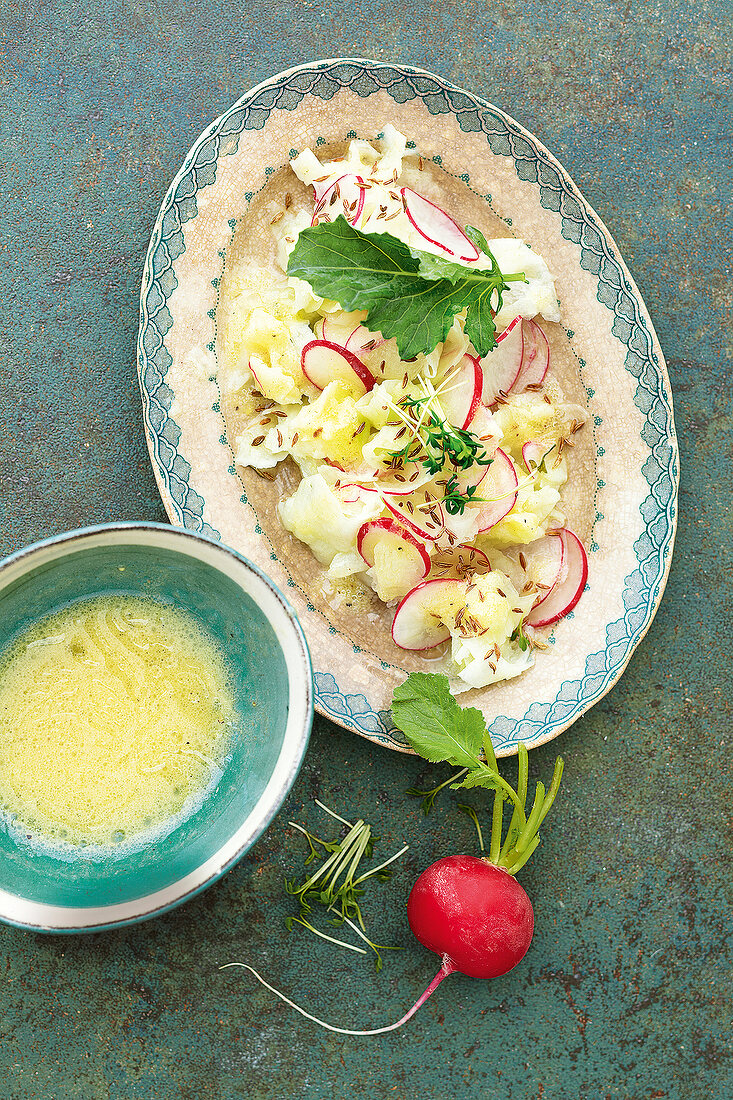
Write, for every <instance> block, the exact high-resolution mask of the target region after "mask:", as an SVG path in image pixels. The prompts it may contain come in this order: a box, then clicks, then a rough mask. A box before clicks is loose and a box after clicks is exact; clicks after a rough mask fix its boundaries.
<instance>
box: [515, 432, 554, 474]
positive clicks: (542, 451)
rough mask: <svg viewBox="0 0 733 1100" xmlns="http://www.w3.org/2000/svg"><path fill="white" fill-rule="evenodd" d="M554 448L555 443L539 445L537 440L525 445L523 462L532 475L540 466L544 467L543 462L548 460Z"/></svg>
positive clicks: (529, 441)
mask: <svg viewBox="0 0 733 1100" xmlns="http://www.w3.org/2000/svg"><path fill="white" fill-rule="evenodd" d="M554 448H555V444H554V443H538V442H537V441H536V440H531V439H530V440H528V441H527V442H526V443H525V444H524V446H523V447H522V461H523V462H524V465H525V466H526V467H527V470H528V471H529V473H530V474H531V473H532V471H533V470H536V469H537V467H538V466H541V465H542V460H543V459H544V458H546V457H547V455H548V454H549V453H550V451H552V450H554Z"/></svg>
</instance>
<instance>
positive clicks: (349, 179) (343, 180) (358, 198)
mask: <svg viewBox="0 0 733 1100" xmlns="http://www.w3.org/2000/svg"><path fill="white" fill-rule="evenodd" d="M363 183H364V180H363V179H362V178H361V176H355V175H353V174H352V173H349V174H347V175H345V176H339V178H338V179H337V180H335V181H334V182H333V183H332V184H331V186H330V187H328V188H327V189H326V190H325V191H324V192H323V194H322V195H321V197H320V199H319V198H318V193H317V192H316V205H315V209H314V211H313V219H312V221H311V225H316V224H317V223H318V222H319V221H325V222H328V221H331V219H332V218H337V217H338V216H339V214H343V216H344V217H345V218H346V220H347V222H349V224H350V225H356V223H357V222H358V220H359V218H360V217H361V212H362V210H363V209H364V187H363V186H362V187H360V186H359V184H363ZM315 186H316V185H315V184H314V185H313V187H314V190H315Z"/></svg>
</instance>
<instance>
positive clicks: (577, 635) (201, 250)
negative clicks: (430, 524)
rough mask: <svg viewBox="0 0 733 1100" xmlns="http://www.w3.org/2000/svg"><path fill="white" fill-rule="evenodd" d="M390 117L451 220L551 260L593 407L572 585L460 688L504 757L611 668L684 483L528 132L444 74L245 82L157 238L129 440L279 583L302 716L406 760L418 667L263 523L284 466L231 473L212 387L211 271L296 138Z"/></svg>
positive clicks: (605, 290)
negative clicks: (308, 670) (405, 694)
mask: <svg viewBox="0 0 733 1100" xmlns="http://www.w3.org/2000/svg"><path fill="white" fill-rule="evenodd" d="M388 121H390V122H392V123H393V124H394V125H395V126H396V127H397V128H398V129H399V130H401V131H402V132H403V133H404V134H405V135H406V136H407V138H408V140H409V141H410V142H412V143H413V144H414V146H416V147H417V149H418V150H419V152H420V153H421V155H422V156H423V158H424V160H425V164H426V166H427V167H428V169H429V171H430V172H431V173H432V174H433V176H434V177H436V178H439V179H440V180H441V185H442V186H443V188H444V190H445V191H446V194H447V198H446V203H447V205H448V208H449V209H451V210H452V212H453V213H454V214H456V215H457V217H458V219H459V220H460V219H461V218H463V220H464V221H470V222H472V224H475V225H479V226H481V227H482V228H484V229H485V230H487V229H488V232H487V235H488V236H491V235H494V236H501V235H505V236H510V235H515V236H517V237H521V238H523V239H524V240H526V241H527V242H528V243H529V244H531V245H532V247H533V248H535V249H536V250H537V251H538V252H540V253H541V254H542V255H544V256H545V257H546V259H547V260H548V262H549V263H550V267H551V269H552V271H553V274H554V276H555V283H556V287H557V291H558V297H559V299H560V305H561V314H562V316H561V322H560V324H556V325H547V326H545V325H543V327H545V328H546V330H547V332H548V336H549V339H550V344H551V350H552V363H553V367H552V369H553V371H554V372H555V374H556V376H557V377H559V379H560V381H561V383H562V385H563V388H564V389H565V391H566V392H567V394H568V397H569V398H570V399H571V400H575V401H578V402H579V403H581V404H583V405H584V406H585V407H586V408H587V409H588V412H589V422H588V425H587V426H586V428H585V429H584V431H583V432H582V433H581V435H580V436H578V437H577V438H578V440H579V443H578V445H577V446H576V451H575V453H574V456H573V458H574V461H573V463H572V467H571V478H570V481H569V483H568V485H567V487H566V489H565V491H564V497H563V499H564V510H565V511H566V513H567V517H568V525H569V526H570V527H572V528H573V529H574V530H576V531H577V532H578V534H579V535H580V536H581V538H582V539H583V541H584V543H585V545H586V547H587V549H588V550H589V555H588V556H589V573H588V583H587V587H586V591H585V593H584V595H583V597H582V599H581V600H580V603H579V604H578V605H577V607H576V608H575V611H574V612H572V613H571V614H570V615H568V616H567V617H566V618H565V619H564V620H562V621H561V622H560V623H559V624H557V626H556V627H555V628H554V630H553V632H552V634H551V637H550V646H549V648H548V649H547V650H545V651H543V652H538V654H537V660H536V664H535V667H534V668H533V669H532V670H531V671H529V672H527V673H525V674H524V675H522V676H520V677H518V678H517V679H515V680H512V681H509V682H507V683H502V684H496V685H494V686H492V687H489V688H485V689H483V690H478V691H470V692H466V693H465V694H464V695H462V696H461V702H463V703H464V704H471V705H474V706H478V707H479V708H480V709H481V710H482V711H483V713H484V714H485V716H486V718H487V721H488V723H489V729H490V731H491V736H492V739H493V742H494V744H495V746H496V750H497V754H498V755H501V756H506V755H510V754H512V753H514V752H516V748H517V744H518V743H519V742H520V741H524V742H525V744H527V745H528V746H530V747H531V746H533V745H538V744H541V743H542V742H544V741H547V740H549V739H550V738H551V737H554V736H556V735H557V734H558V733H560V732H561V731H562V730H563V729H565V728H567V726H569V725H570V724H571V723H572V722H573V721H575V720H576V719H577V718H578V717H580V715H581V714H583V713H584V712H585V711H586V710H588V708H589V707H591V706H592V705H593V704H594V703H595V702H597V701H598V699H600V698H601V697H602V696H603V695H604V694H605V693H606V692H607V691H608V690H609V688H610V687H611V686H612V685H613V684H614V683H615V681H616V680H617V679H618V677H619V676H620V675H621V673H622V672H623V669H624V668H625V666H626V664H627V663H628V661H629V658H630V657H631V654H632V652H633V651H634V649H635V647H636V646H637V645H638V643H639V641H640V640H641V638H642V637H643V636H644V634H645V633H646V631H647V629H648V628H649V624H650V623H651V620H652V618H653V616H654V613H655V611H656V608H657V606H658V603H659V600H660V597H661V595H662V591H663V589H664V584H665V581H666V577H667V572H668V570H669V564H670V559H671V552H672V545H673V542H674V532H675V523H676V496H677V484H678V476H679V466H678V452H677V442H676V438H675V432H674V422H673V414H672V396H671V392H670V387H669V380H668V377H667V373H666V369H665V366H664V360H663V357H662V352H661V349H660V347H659V344H658V341H657V338H656V335H655V333H654V330H653V328H652V325H651V321H650V319H649V316H648V313H647V310H646V308H645V306H644V303H643V302H642V300H641V298H640V296H639V293H638V290H637V289H636V286H635V285H634V282H633V280H632V279H631V276H630V274H629V272H628V270H627V269H626V267H625V265H624V263H623V260H622V259H621V256H620V255H619V252H618V249H617V247H616V245H615V244H614V242H613V240H612V239H611V237H610V236H609V234H608V231H607V230H606V228H605V227H604V225H603V224H602V222H601V221H600V219H599V218H598V216H597V215H596V214H595V213H594V211H593V210H592V209H591V208H590V207H589V205H588V204H587V202H586V201H585V200H584V199H583V197H582V195H581V194H580V193H579V191H578V189H577V188H576V187H575V185H574V184H573V183H572V181H571V180H570V179H569V178H568V176H567V174H566V173H565V172H564V171H563V169H562V168H561V166H560V165H559V164H558V163H557V161H556V160H554V158H553V157H552V156H551V154H550V153H548V152H547V150H546V149H545V148H544V147H543V146H542V145H541V144H540V143H539V142H538V141H537V140H536V139H535V138H533V137H532V135H531V134H529V133H528V132H527V131H526V130H524V129H523V128H522V127H521V126H519V125H518V124H517V123H516V122H514V121H513V120H512V119H510V118H509V117H508V116H507V115H505V114H504V113H503V112H502V111H500V110H499V109H497V108H496V107H493V106H491V105H490V104H489V103H486V102H485V101H483V100H481V99H479V98H477V97H475V96H472V95H470V94H469V93H468V92H465V91H462V90H460V89H459V88H456V87H455V86H454V85H452V84H449V83H448V82H446V81H444V80H442V79H441V78H440V77H437V76H434V75H431V74H430V73H426V72H424V71H422V70H418V69H412V68H408V67H406V66H404V67H403V66H397V65H390V64H382V63H380V62H376V61H365V60H358V59H337V60H332V61H321V62H315V63H312V64H308V65H302V66H299V67H297V68H294V69H290V70H288V71H287V72H285V73H281V74H279V75H278V76H275V77H273V78H272V79H270V80H267V81H265V82H264V83H263V84H260V85H258V86H257V87H256V88H254V89H252V90H251V91H249V92H247V93H246V95H244V96H242V98H241V99H240V100H238V102H237V103H235V104H234V106H233V107H232V108H231V109H230V110H229V111H227V112H226V113H225V114H224V115H222V116H221V118H219V119H217V120H216V122H214V123H212V124H211V126H210V127H209V128H208V129H207V130H206V131H205V132H204V133H203V134H202V135H201V137H200V138H199V140H198V141H197V142H196V144H195V145H194V147H193V149H192V150H191V152H190V153H189V155H188V156H187V157H186V160H185V162H184V164H183V166H182V167H181V169H180V171H179V173H178V175H177V176H176V178H175V179H174V181H173V183H172V185H171V187H170V189H169V191H168V194H167V195H166V197H165V200H164V202H163V205H162V207H161V210H160V213H159V215H158V219H157V222H156V225H155V229H154V231H153V235H152V239H151V242H150V249H149V251H148V256H147V262H146V266H145V272H144V276H143V284H142V294H141V319H140V337H139V343H138V369H139V374H140V386H141V390H142V398H143V413H144V421H145V431H146V435H147V440H148V445H149V448H150V455H151V459H152V463H153V468H154V470H155V475H156V477H157V480H158V484H159V487H160V492H161V495H162V498H163V501H164V504H165V507H166V509H167V511H168V515H169V516H170V519H171V521H172V522H173V523H175V524H179V525H181V526H183V527H186V528H188V529H190V530H192V531H199V532H203V533H204V534H207V535H210V536H213V537H215V538H218V539H221V540H223V541H224V542H225V543H227V544H228V545H230V546H232V547H234V548H235V549H237V550H239V551H240V552H241V553H243V554H245V555H246V556H247V557H248V558H249V559H250V560H251V561H253V562H254V563H255V564H256V565H258V566H260V568H262V569H263V570H264V571H265V572H267V573H268V574H269V575H270V576H271V577H272V578H273V579H274V581H275V582H276V583H277V584H278V585H279V586H280V588H281V589H282V590H283V592H285V593H286V595H287V596H288V598H289V600H290V602H291V603H292V605H293V607H294V608H295V610H296V612H297V614H298V616H299V618H300V620H301V623H302V625H303V628H304V630H305V633H306V637H307V639H308V643H309V645H310V648H311V654H312V659H313V669H314V679H315V698H316V708H317V709H318V710H320V711H321V713H323V714H325V715H326V716H327V717H329V718H331V719H332V720H333V721H335V722H338V723H339V724H340V725H342V726H345V727H347V728H349V729H352V730H353V731H354V732H356V733H358V734H360V735H362V736H364V737H367V738H369V739H370V740H372V741H375V742H377V743H379V744H382V745H385V746H387V747H389V748H394V749H398V750H402V751H409V749H408V748H407V745H406V743H405V741H404V738H403V737H402V735H401V733H400V732H399V731H397V730H395V729H394V728H393V727H392V725H391V722H390V718H389V710H388V708H389V701H390V699H391V695H392V690H393V687H394V685H395V684H396V683H398V682H399V681H400V680H402V679H403V678H404V675H405V672H406V671H409V670H410V669H414V668H418V667H422V668H426V669H428V670H430V668H431V665H430V663H429V662H426V661H425V660H424V659H423V658H420V657H418V656H414V655H409V654H405V653H404V652H403V651H401V650H399V649H397V647H396V646H394V644H393V643H392V642H391V639H390V637H389V630H388V625H389V621H390V620H391V615H389V613H385V615H384V616H382V617H381V618H378V621H375V622H372V621H370V619H369V618H368V617H367V616H365V615H364V614H361V613H360V612H359V610H358V609H353V608H351V609H349V608H342V609H341V611H339V612H334V611H333V609H332V608H330V607H329V606H328V604H327V603H325V602H324V600H323V599H322V598H320V597H319V595H318V593H319V591H320V587H319V584H318V579H319V570H320V567H319V566H318V564H317V562H316V561H315V559H314V558H313V557H312V555H311V553H310V551H309V550H308V549H307V548H306V547H305V546H303V545H302V544H300V543H298V542H297V541H296V540H294V539H293V538H292V537H291V536H290V535H288V534H287V532H285V531H284V530H282V528H281V527H280V525H279V523H278V522H277V517H276V514H275V505H276V503H277V500H278V498H279V495H280V494H281V493H282V492H284V491H287V489H288V487H292V480H288V479H292V474H291V473H289V472H288V471H287V470H284V471H282V472H281V473H279V474H278V480H277V481H275V482H273V483H268V482H267V481H263V480H262V479H260V478H258V477H256V476H255V475H254V474H252V472H251V471H242V470H239V469H238V468H235V465H234V459H233V451H232V447H231V441H230V440H229V439H228V438H227V431H226V424H225V422H224V418H223V415H222V410H221V406H220V395H219V390H218V387H217V383H216V370H217V361H216V351H217V344H216V316H217V304H218V301H219V296H220V293H221V290H222V285H224V286H225V285H226V270H227V264H231V263H232V257H233V256H235V255H236V254H237V253H240V254H246V253H247V248H248V247H249V246H251V245H252V242H253V241H257V240H259V239H261V240H263V241H264V240H265V238H266V236H267V220H268V216H267V215H268V202H269V200H270V198H271V197H272V196H273V194H276V195H277V197H278V198H279V197H281V196H282V193H283V192H284V191H285V190H291V191H293V192H294V193H295V190H296V188H297V186H299V185H298V184H297V181H296V180H295V177H294V176H293V174H292V173H291V172H290V170H289V168H288V164H289V161H290V159H291V158H292V157H293V156H295V155H296V153H298V152H299V151H300V150H302V149H303V148H304V147H306V146H311V147H314V148H316V150H317V148H318V146H331V145H337V144H339V143H344V142H345V141H346V140H347V139H349V138H351V137H355V136H358V137H361V138H367V139H375V138H378V136H379V134H380V132H381V129H382V127H383V126H384V124H385V123H386V122H388ZM264 247H266V246H265V245H263V248H264ZM255 253H256V249H255Z"/></svg>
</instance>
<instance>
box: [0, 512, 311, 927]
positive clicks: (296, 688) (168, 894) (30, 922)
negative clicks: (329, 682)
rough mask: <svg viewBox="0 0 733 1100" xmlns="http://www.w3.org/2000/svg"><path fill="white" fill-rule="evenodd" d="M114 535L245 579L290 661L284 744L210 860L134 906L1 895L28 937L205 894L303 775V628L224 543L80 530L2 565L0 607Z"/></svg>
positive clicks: (117, 529)
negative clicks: (42, 572) (32, 576)
mask: <svg viewBox="0 0 733 1100" xmlns="http://www.w3.org/2000/svg"><path fill="white" fill-rule="evenodd" d="M114 534H116V535H118V536H119V537H120V539H121V542H122V544H126V545H140V544H143V545H145V544H147V545H150V544H151V543H152V544H153V545H155V546H156V547H158V548H160V549H172V550H174V551H176V552H181V553H183V554H185V555H188V556H193V557H196V558H197V559H198V560H199V561H203V562H205V563H206V564H209V565H212V566H213V567H214V568H220V567H219V565H218V564H217V563H218V562H219V561H221V562H222V564H224V563H225V562H227V561H228V562H229V564H230V566H232V563H234V565H233V570H232V572H233V573H236V574H237V576H232V573H230V574H229V575H230V576H231V577H232V579H233V580H235V582H236V583H240V579H241V580H244V581H245V582H249V584H250V587H245V584H242V585H241V587H242V588H243V590H244V591H245V592H247V593H248V594H249V595H250V596H253V598H256V599H257V603H258V605H259V606H260V607H261V608H262V610H263V612H264V614H265V615H266V617H267V619H268V621H269V622H270V625H271V626H272V627H273V629H274V631H275V635H276V638H277V641H278V644H279V645H280V647H281V649H282V651H283V656H284V658H285V662H286V667H287V673H288V684H289V688H290V691H289V704H288V714H287V721H286V726H285V734H284V737H283V744H282V747H281V750H280V753H279V755H278V758H277V761H276V762H275V765H274V767H273V769H272V774H271V775H270V778H269V780H268V782H267V784H266V786H265V789H264V790H263V791H262V793H261V795H260V797H259V798H258V800H257V802H256V803H255V805H254V807H253V809H252V810H251V812H250V813H249V814H248V815H247V817H246V818H245V820H244V821H243V822H242V823H241V824H240V825H239V827H238V828H237V829H236V830H235V832H234V833H233V834H232V836H231V837H229V838H228V840H226V841H225V842H224V843H223V844H222V845H220V847H219V848H218V849H217V850H216V851H215V852H214V853H213V854H212V855H210V856H209V857H208V858H207V859H206V860H204V861H203V862H202V863H200V864H199V865H198V866H197V867H195V868H194V869H193V870H192V871H190V872H189V873H188V874H187V875H184V876H183V877H182V878H179V879H176V880H175V881H174V882H172V883H170V884H169V885H168V886H165V887H163V888H162V889H159V890H155V891H153V892H152V893H149V894H142V895H141V896H139V897H137V898H134V899H132V900H129V901H124V902H114V903H112V904H109V905H97V906H67V905H52V904H50V903H47V902H38V901H32V900H31V899H28V898H24V897H23V896H22V895H21V894H15V893H13V892H11V891H7V890H2V889H0V921H2V922H3V923H5V924H9V925H12V926H13V927H15V928H20V929H24V930H27V931H33V932H49V933H79V932H100V931H107V930H111V929H115V928H122V927H125V926H127V925H130V924H136V923H138V922H139V921H142V920H148V919H150V918H152V917H156V916H160V915H162V914H163V913H167V912H169V911H171V910H172V909H175V908H177V907H178V906H179V905H182V904H183V903H184V902H185V901H188V900H189V899H190V898H193V897H195V896H196V895H197V894H199V893H201V891H202V890H204V889H206V887H207V886H210V885H211V884H212V883H214V882H216V881H217V880H218V879H220V878H221V877H222V876H223V875H224V874H225V873H226V872H227V871H228V870H229V869H230V868H231V867H233V866H234V865H235V864H236V863H237V862H238V861H239V860H240V859H241V858H242V856H244V855H245V854H246V853H247V852H248V851H249V849H250V848H251V847H252V845H253V844H254V843H255V842H256V841H257V840H258V839H259V838H260V837H261V836H262V834H263V833H264V832H265V830H266V829H267V827H268V826H269V825H270V823H271V822H272V820H273V819H274V817H275V816H276V814H277V813H278V811H279V810H280V807H281V806H282V803H283V802H284V800H285V798H286V797H287V795H288V793H289V791H290V789H291V787H292V785H293V783H294V782H295V780H296V778H297V776H298V773H299V771H300V768H301V766H302V763H303V759H304V757H305V753H306V749H307V747H308V743H309V740H310V734H311V729H312V724H313V696H314V692H313V670H312V666H311V659H310V652H309V650H308V643H307V641H306V638H305V634H304V633H303V628H302V627H301V625H300V622H299V620H298V618H297V616H296V614H295V612H294V611H293V609H292V607H291V606H290V604H289V603H288V601H287V600H286V598H285V596H284V595H283V594H282V592H281V591H280V590H279V588H278V587H277V585H275V584H274V583H273V581H272V580H271V579H270V578H269V577H268V576H267V575H266V574H265V573H263V572H262V570H261V569H259V568H258V567H257V566H256V565H254V564H253V563H252V562H251V561H249V559H247V558H246V557H244V555H242V554H240V553H238V551H236V550H234V549H232V548H231V547H229V546H227V545H225V544H224V543H222V542H219V541H217V540H215V539H211V538H208V537H207V536H204V535H200V534H196V533H194V532H191V531H188V530H186V529H184V528H180V527H174V526H172V525H171V524H167V523H157V522H148V521H143V520H141V521H135V520H129V521H119V522H111V523H103V524H95V525H91V526H88V527H80V528H76V529H74V530H72V531H66V532H63V533H61V534H58V535H52V536H50V537H48V538H46V539H42V540H40V541H38V542H35V543H32V544H30V545H28V546H25V547H22V548H21V549H19V550H16V551H14V552H13V553H12V554H9V555H8V556H7V557H6V558H4V559H3V560H2V561H0V601H1V600H2V594H3V590H4V589H5V587H6V586H7V584H9V583H11V582H12V581H13V580H14V579H16V578H18V577H21V576H23V575H24V574H25V573H26V572H27V570H28V569H29V568H30V567H31V566H32V565H34V564H36V562H37V561H38V559H39V558H40V559H42V560H44V559H45V560H46V561H53V560H58V559H59V558H61V557H65V556H67V554H68V553H71V554H73V553H78V552H79V551H82V550H84V549H89V548H92V547H94V546H95V545H105V544H106V542H107V539H108V537H109V536H110V535H114ZM141 536H143V537H141ZM144 536H148V537H144ZM150 536H152V538H151V537H150ZM189 551H193V553H189ZM221 571H226V570H221ZM301 686H302V690H301Z"/></svg>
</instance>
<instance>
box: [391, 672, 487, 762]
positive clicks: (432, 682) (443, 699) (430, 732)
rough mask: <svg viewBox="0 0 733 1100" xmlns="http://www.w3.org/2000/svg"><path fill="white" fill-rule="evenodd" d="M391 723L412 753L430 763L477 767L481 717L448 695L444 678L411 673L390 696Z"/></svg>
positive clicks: (481, 715) (483, 727)
mask: <svg viewBox="0 0 733 1100" xmlns="http://www.w3.org/2000/svg"><path fill="white" fill-rule="evenodd" d="M392 719H393V721H394V723H395V725H396V726H397V727H398V728H399V729H401V730H402V732H403V733H404V734H405V736H406V738H407V740H408V741H409V742H410V744H411V745H412V747H413V749H414V750H415V752H417V753H419V754H420V756H422V757H424V758H425V759H426V760H430V761H431V763H437V762H438V761H440V760H445V761H446V762H447V763H448V764H453V765H455V766H456V767H459V768H473V767H476V765H478V764H479V763H480V761H479V753H480V752H481V746H482V741H483V735H484V730H485V728H486V727H485V724H484V716H483V714H482V713H481V711H480V710H476V709H475V708H473V707H471V708H469V709H465V710H464V709H463V708H462V707H460V706H459V705H458V703H457V702H456V701H455V699H454V698H453V696H452V695H451V693H450V690H449V687H448V678H447V676H436V675H434V674H432V673H429V672H412V673H410V675H409V676H408V677H407V679H406V680H405V682H404V683H403V684H398V685H397V687H396V688H395V689H394V694H393V696H392Z"/></svg>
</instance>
